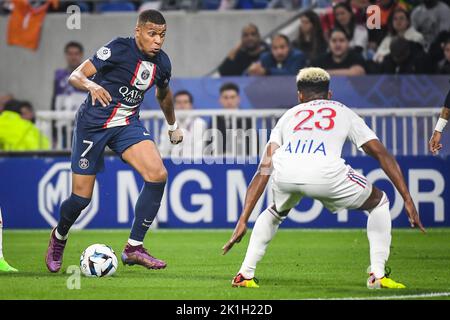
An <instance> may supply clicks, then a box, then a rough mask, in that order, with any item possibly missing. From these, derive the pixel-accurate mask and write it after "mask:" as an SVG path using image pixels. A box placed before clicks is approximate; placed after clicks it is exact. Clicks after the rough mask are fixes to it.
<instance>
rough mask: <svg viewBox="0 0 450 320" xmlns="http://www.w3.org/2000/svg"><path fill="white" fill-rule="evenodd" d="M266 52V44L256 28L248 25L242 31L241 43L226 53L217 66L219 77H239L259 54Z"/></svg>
mask: <svg viewBox="0 0 450 320" xmlns="http://www.w3.org/2000/svg"><path fill="white" fill-rule="evenodd" d="M265 51H268V46H267V44H266V43H265V42H264V41H262V40H261V36H260V34H259V30H258V27H257V26H256V25H254V24H249V25H247V26H245V27H244V28H243V29H242V34H241V42H240V43H239V45H238V46H237V47H236V48H234V49H233V50H231V51H230V53H228V56H227V57H226V58H225V60H224V61H223V62H222V64H221V65H220V66H219V73H220V75H221V76H240V75H242V74H243V73H244V72H245V71H246V70H247V68H248V67H249V66H250V65H251V64H252V63H253V62H256V61H258V60H259V58H260V56H261V53H263V52H265Z"/></svg>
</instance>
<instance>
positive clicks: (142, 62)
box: [77, 37, 171, 128]
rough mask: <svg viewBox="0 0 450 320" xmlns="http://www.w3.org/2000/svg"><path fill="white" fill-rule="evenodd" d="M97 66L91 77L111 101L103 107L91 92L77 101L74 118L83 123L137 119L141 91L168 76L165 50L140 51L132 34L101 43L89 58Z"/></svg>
mask: <svg viewBox="0 0 450 320" xmlns="http://www.w3.org/2000/svg"><path fill="white" fill-rule="evenodd" d="M90 61H91V62H92V63H93V65H94V66H95V68H96V69H97V73H96V74H95V75H94V76H93V77H92V79H91V80H92V81H94V82H95V83H97V84H99V85H100V86H102V87H103V88H105V90H106V91H108V92H109V94H110V95H111V98H112V101H111V103H110V104H109V105H108V106H106V107H103V106H102V105H101V104H100V102H98V101H96V103H95V105H94V106H93V105H92V100H91V95H90V94H89V95H88V96H87V98H86V100H85V101H84V102H83V104H82V105H81V107H80V109H79V112H78V117H77V119H78V121H82V122H83V124H84V126H85V127H90V128H112V127H118V126H125V125H128V124H130V123H131V122H133V121H137V120H138V119H139V107H140V104H141V103H142V101H143V100H144V93H145V92H146V91H147V90H149V89H150V88H151V87H152V86H153V85H155V84H156V86H158V87H159V88H165V87H167V85H168V84H169V81H170V77H171V64H170V60H169V57H168V56H167V54H166V53H165V52H164V51H162V50H160V51H159V52H158V53H157V54H156V55H155V56H154V57H149V56H147V55H145V54H144V53H143V52H141V51H140V50H139V48H138V46H137V44H136V41H135V39H134V38H131V37H130V38H116V39H114V40H112V41H111V42H109V43H108V44H106V45H105V46H103V47H101V48H100V49H99V50H98V51H97V53H96V54H95V55H94V56H93V57H91V58H90Z"/></svg>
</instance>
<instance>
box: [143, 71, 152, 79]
mask: <svg viewBox="0 0 450 320" xmlns="http://www.w3.org/2000/svg"><path fill="white" fill-rule="evenodd" d="M149 76H150V71H148V70H144V71H142V74H141V78H142V80H147V79H148V77H149Z"/></svg>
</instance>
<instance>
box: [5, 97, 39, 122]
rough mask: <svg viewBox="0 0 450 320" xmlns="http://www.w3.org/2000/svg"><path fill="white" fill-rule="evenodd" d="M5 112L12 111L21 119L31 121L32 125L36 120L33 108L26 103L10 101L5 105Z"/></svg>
mask: <svg viewBox="0 0 450 320" xmlns="http://www.w3.org/2000/svg"><path fill="white" fill-rule="evenodd" d="M5 110H9V111H14V112H16V113H18V114H20V116H21V117H22V119H24V120H28V121H31V122H33V123H34V122H35V120H36V117H35V114H34V109H33V106H32V105H31V103H29V102H28V101H19V100H15V99H10V100H8V101H7V102H6V103H5Z"/></svg>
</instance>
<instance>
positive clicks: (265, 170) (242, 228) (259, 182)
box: [222, 142, 279, 254]
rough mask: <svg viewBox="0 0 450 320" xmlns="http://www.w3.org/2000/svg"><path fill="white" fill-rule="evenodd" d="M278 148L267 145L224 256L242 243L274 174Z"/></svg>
mask: <svg viewBox="0 0 450 320" xmlns="http://www.w3.org/2000/svg"><path fill="white" fill-rule="evenodd" d="M278 148H279V146H278V144H276V143H273V142H270V143H269V144H268V145H267V147H266V150H265V152H264V155H263V157H262V159H261V162H260V164H259V166H258V170H257V171H256V173H255V175H254V176H253V179H252V181H251V182H250V185H249V186H248V188H247V193H246V195H245V201H244V207H243V209H242V214H241V216H240V217H239V221H238V223H237V225H236V228H235V229H234V232H233V234H232V236H231V238H230V240H229V241H228V242H227V243H226V244H225V245H224V246H223V247H222V250H223V254H226V253H227V252H228V251H229V250H230V249H231V248H232V247H233V245H234V244H235V243H238V242H240V241H241V239H242V238H243V237H244V235H245V233H246V232H247V222H248V219H249V218H250V215H251V213H252V211H253V209H254V208H255V205H256V203H257V202H258V200H259V198H260V197H261V195H262V193H263V192H264V189H265V188H266V185H267V182H268V181H269V178H270V175H271V174H272V155H273V154H274V152H275V150H276V149H278Z"/></svg>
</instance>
